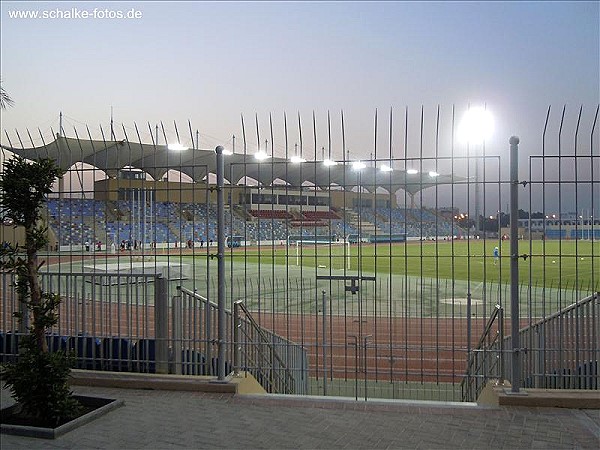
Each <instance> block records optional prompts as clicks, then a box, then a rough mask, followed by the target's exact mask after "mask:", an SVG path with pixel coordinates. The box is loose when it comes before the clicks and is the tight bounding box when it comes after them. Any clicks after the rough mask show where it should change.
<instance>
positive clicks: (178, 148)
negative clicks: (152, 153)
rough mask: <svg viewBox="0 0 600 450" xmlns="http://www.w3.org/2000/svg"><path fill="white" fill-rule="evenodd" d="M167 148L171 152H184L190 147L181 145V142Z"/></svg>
mask: <svg viewBox="0 0 600 450" xmlns="http://www.w3.org/2000/svg"><path fill="white" fill-rule="evenodd" d="M167 148H168V149H169V150H172V151H175V152H182V151H184V150H189V147H186V146H184V145H181V144H180V143H179V142H175V143H174V144H169V145H167Z"/></svg>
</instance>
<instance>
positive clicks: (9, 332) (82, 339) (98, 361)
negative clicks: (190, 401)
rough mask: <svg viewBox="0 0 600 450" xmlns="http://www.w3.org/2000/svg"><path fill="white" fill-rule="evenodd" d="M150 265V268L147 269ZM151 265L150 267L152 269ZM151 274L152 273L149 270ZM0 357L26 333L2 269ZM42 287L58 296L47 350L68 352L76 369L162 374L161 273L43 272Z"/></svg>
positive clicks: (164, 304)
mask: <svg viewBox="0 0 600 450" xmlns="http://www.w3.org/2000/svg"><path fill="white" fill-rule="evenodd" d="M149 269H150V267H149ZM152 269H153V268H152ZM150 272H152V273H150ZM0 278H1V282H0V288H1V297H2V300H1V305H2V309H1V310H0V332H1V333H0V361H3V360H11V359H14V358H16V357H17V355H18V342H19V339H20V337H21V336H22V335H24V334H25V333H26V332H27V326H28V323H27V319H26V321H25V323H23V324H21V325H19V324H18V322H17V320H16V318H15V317H14V316H13V313H14V312H16V311H18V310H20V309H21V308H22V304H21V303H20V302H19V301H18V298H17V295H16V292H15V287H14V275H13V274H9V273H2V274H1V275H0ZM40 280H41V284H42V289H43V290H44V291H45V292H53V293H56V294H57V295H59V296H60V299H61V303H60V305H59V307H58V316H59V321H58V323H57V324H56V325H55V326H54V327H52V328H51V329H50V330H49V333H48V335H47V339H48V347H49V350H50V351H56V350H65V351H70V352H72V353H73V354H74V356H75V364H76V367H77V368H81V369H94V370H109V371H135V372H156V373H167V372H168V371H169V367H168V365H169V358H170V350H169V336H168V321H167V317H168V316H169V304H168V295H167V292H168V280H167V279H166V278H164V277H163V276H162V274H160V273H155V271H154V270H151V271H150V270H149V271H147V272H146V273H124V272H103V273H89V272H72V273H60V272H46V273H42V274H41V277H40Z"/></svg>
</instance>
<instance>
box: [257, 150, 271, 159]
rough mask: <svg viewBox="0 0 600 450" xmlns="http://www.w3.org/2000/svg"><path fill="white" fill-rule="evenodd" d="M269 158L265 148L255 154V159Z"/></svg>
mask: <svg viewBox="0 0 600 450" xmlns="http://www.w3.org/2000/svg"><path fill="white" fill-rule="evenodd" d="M269 158H270V156H269V155H267V152H265V151H264V150H260V151H258V152H256V153H255V154H254V159H257V160H259V161H264V160H265V159H269Z"/></svg>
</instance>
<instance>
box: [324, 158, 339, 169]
mask: <svg viewBox="0 0 600 450" xmlns="http://www.w3.org/2000/svg"><path fill="white" fill-rule="evenodd" d="M323 165H325V166H328V167H329V166H337V162H336V161H334V160H332V159H326V160H325V161H323Z"/></svg>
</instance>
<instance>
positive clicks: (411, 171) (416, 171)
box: [406, 169, 419, 175]
mask: <svg viewBox="0 0 600 450" xmlns="http://www.w3.org/2000/svg"><path fill="white" fill-rule="evenodd" d="M406 173H407V174H409V175H416V174H418V173H419V171H418V170H417V169H408V170H407V171H406Z"/></svg>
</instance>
